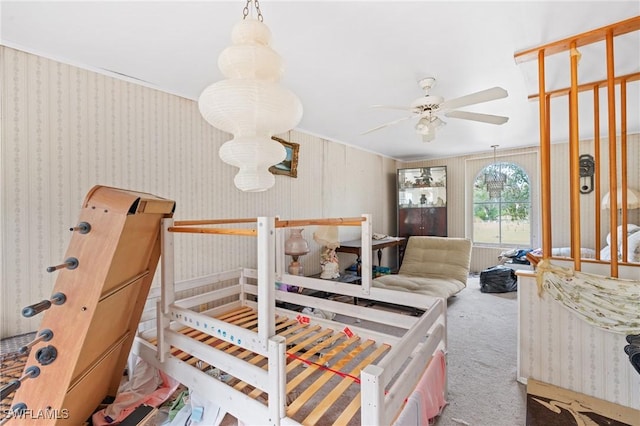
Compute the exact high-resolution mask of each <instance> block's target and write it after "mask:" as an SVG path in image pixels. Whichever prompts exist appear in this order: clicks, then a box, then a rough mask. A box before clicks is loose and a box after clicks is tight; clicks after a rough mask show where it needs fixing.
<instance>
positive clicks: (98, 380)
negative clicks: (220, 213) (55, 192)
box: [2, 186, 175, 425]
mask: <svg viewBox="0 0 640 426" xmlns="http://www.w3.org/2000/svg"><path fill="white" fill-rule="evenodd" d="M174 208H175V203H174V202H173V201H170V200H166V199H162V198H159V197H156V196H153V195H150V194H145V193H139V192H133V191H127V190H122V189H116V188H110V187H106V186H95V187H94V188H92V189H91V190H90V191H89V193H88V194H87V196H86V198H85V200H84V202H83V205H82V210H81V212H80V218H79V221H78V225H77V226H75V227H74V228H72V229H71V230H72V231H73V235H72V237H71V241H70V243H69V247H68V250H67V253H66V255H65V260H64V262H62V263H61V264H59V265H56V266H52V267H49V268H48V271H49V272H52V273H57V274H58V277H57V279H56V283H55V287H54V289H53V295H52V296H51V299H50V300H44V301H42V302H39V303H36V304H34V305H31V306H28V307H26V308H24V309H23V311H22V312H23V315H25V316H28V317H30V316H33V315H37V314H39V313H41V312H43V311H44V316H43V318H42V322H41V324H40V328H39V330H38V331H37V333H36V339H35V340H34V341H33V342H31V343H30V344H29V345H27V347H25V349H26V350H29V349H30V353H29V357H28V359H27V362H26V367H25V370H24V372H23V374H22V376H21V377H20V378H19V379H17V380H14V381H12V382H10V383H9V385H8V386H6V387H3V389H2V392H3V395H2V396H3V399H4V397H5V395H10V394H11V393H13V392H14V391H15V396H14V398H13V403H12V406H11V409H12V410H13V413H12V414H11V415H10V416H9V417H6V418H5V419H3V420H2V422H3V423H4V422H6V423H7V424H8V425H17V424H20V425H24V424H38V425H43V424H56V423H58V422H60V423H65V424H75V425H78V424H82V423H83V422H84V421H85V420H86V419H88V418H89V417H90V416H91V413H92V412H93V411H94V410H95V408H96V407H97V406H98V405H99V404H100V403H101V402H102V401H103V399H104V398H105V397H106V396H108V395H110V396H114V395H115V394H116V391H117V390H118V386H119V385H120V381H121V379H122V373H123V371H124V367H125V365H126V362H127V358H128V355H129V351H130V348H131V345H132V342H133V339H134V337H135V333H136V330H137V328H138V323H139V321H140V317H141V314H142V311H143V308H144V304H145V300H146V298H147V294H148V292H149V287H150V286H151V282H152V279H153V275H154V273H155V270H156V266H157V264H158V260H159V258H160V223H161V220H162V219H163V218H168V217H171V216H172V214H173V211H174Z"/></svg>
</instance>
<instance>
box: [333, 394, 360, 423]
mask: <svg viewBox="0 0 640 426" xmlns="http://www.w3.org/2000/svg"><path fill="white" fill-rule="evenodd" d="M359 410H360V392H358V393H357V394H356V395H355V396H354V397H353V399H352V400H351V402H350V403H349V405H347V408H345V409H344V410H343V411H342V413H341V414H340V415H339V416H338V418H337V419H336V420H335V421H334V422H333V424H334V426H336V425H346V424H347V423H349V422H350V421H351V419H352V418H353V417H354V416H355V415H356V414H357V413H358V411H359Z"/></svg>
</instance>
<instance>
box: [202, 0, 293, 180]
mask: <svg viewBox="0 0 640 426" xmlns="http://www.w3.org/2000/svg"><path fill="white" fill-rule="evenodd" d="M252 5H253V6H254V7H255V9H256V12H257V16H258V19H254V18H251V17H249V9H250V6H252ZM262 20H263V18H262V12H261V11H260V5H259V3H258V0H247V3H246V6H245V7H244V9H243V19H242V21H240V22H239V23H237V24H236V25H235V26H234V27H233V30H232V32H231V41H232V45H231V46H229V47H227V48H226V49H225V50H223V51H222V53H220V56H219V57H218V68H220V71H221V72H222V74H223V75H224V76H225V78H226V79H225V80H222V81H219V82H217V83H214V84H212V85H211V86H209V87H207V88H206V89H205V90H204V91H203V92H202V94H201V95H200V98H199V99H198V107H199V109H200V113H201V114H202V116H203V117H204V119H205V120H206V121H207V122H209V124H211V125H212V126H214V127H216V128H218V129H220V130H223V131H225V132H228V133H231V134H233V136H234V137H233V139H231V140H229V141H227V142H225V143H224V144H223V145H222V146H221V147H220V150H219V152H218V154H219V156H220V159H222V161H224V162H225V163H227V164H231V165H232V166H235V167H238V168H239V169H240V170H239V171H238V173H237V174H236V176H235V178H234V179H233V182H234V184H235V186H236V187H237V188H238V189H240V190H242V191H247V192H259V191H265V190H267V189H269V188H271V187H272V186H273V185H274V183H275V178H274V176H273V174H271V172H269V167H271V166H273V165H276V164H278V163H280V162H281V161H283V160H284V159H285V157H286V151H285V149H284V147H283V146H282V144H280V143H279V142H277V141H275V140H273V139H271V137H272V136H273V135H275V134H279V133H283V132H286V131H288V130H291V129H292V128H293V127H295V126H296V125H297V124H298V123H299V122H300V119H301V118H302V104H301V103H300V100H299V99H298V97H297V96H296V95H295V94H294V93H293V92H291V91H289V90H287V89H285V88H283V87H281V86H280V85H279V84H278V80H280V77H281V76H282V72H283V61H282V58H281V57H280V55H278V53H276V52H275V51H274V50H273V49H271V48H270V47H269V42H270V41H271V31H270V30H269V28H268V27H267V26H266V25H265V24H263V23H262Z"/></svg>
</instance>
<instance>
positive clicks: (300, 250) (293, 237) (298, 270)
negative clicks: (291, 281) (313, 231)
mask: <svg viewBox="0 0 640 426" xmlns="http://www.w3.org/2000/svg"><path fill="white" fill-rule="evenodd" d="M302 231H304V229H302V228H293V229H291V234H290V235H289V238H288V239H287V241H285V242H284V253H285V254H288V255H289V256H291V258H292V260H291V263H290V264H289V273H290V274H291V275H303V273H302V264H301V263H300V262H298V257H300V256H303V255H305V254H307V253H309V244H308V243H307V240H305V239H304V238H303V237H302Z"/></svg>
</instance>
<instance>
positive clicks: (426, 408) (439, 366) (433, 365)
mask: <svg viewBox="0 0 640 426" xmlns="http://www.w3.org/2000/svg"><path fill="white" fill-rule="evenodd" d="M445 362H446V361H445V359H444V353H443V352H442V351H438V352H437V353H436V354H435V355H434V357H433V359H432V360H431V362H430V363H429V365H428V366H427V369H426V370H425V372H424V374H423V375H422V377H421V378H420V381H418V384H417V385H416V388H415V390H414V391H413V393H412V394H411V395H410V396H409V398H408V400H407V403H406V405H405V407H404V408H403V410H402V412H401V413H400V416H398V418H397V420H396V422H395V423H394V426H410V425H411V426H412V425H416V426H419V425H428V424H429V420H430V419H433V418H434V417H436V416H438V415H440V413H441V412H442V409H443V408H444V406H445V405H446V404H447V401H446V400H445V398H444V395H445V386H446V380H447V377H446V371H447V370H446V366H445ZM414 422H415V423H414Z"/></svg>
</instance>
